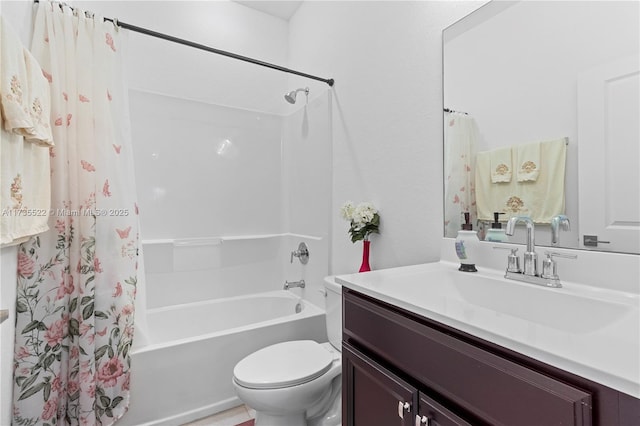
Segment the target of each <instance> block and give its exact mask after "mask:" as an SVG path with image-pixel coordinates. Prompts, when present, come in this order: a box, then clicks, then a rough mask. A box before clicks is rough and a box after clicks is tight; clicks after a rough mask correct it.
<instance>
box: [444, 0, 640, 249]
mask: <svg viewBox="0 0 640 426" xmlns="http://www.w3.org/2000/svg"><path fill="white" fill-rule="evenodd" d="M638 16H640V2H638V1H536V2H533V1H514V2H509V1H504V2H503V1H491V2H489V3H487V4H485V5H484V6H482V7H480V8H479V9H478V10H476V11H475V12H473V13H472V14H470V15H469V16H467V17H465V18H463V19H462V20H460V21H459V22H457V23H455V24H454V25H452V26H451V27H449V28H447V29H446V30H445V31H444V32H443V69H444V73H443V91H444V96H443V100H444V105H443V106H444V107H445V108H450V109H453V110H459V111H465V112H467V113H469V115H470V116H472V117H474V119H475V120H476V122H477V125H478V128H479V129H480V136H479V139H478V145H477V152H478V153H480V152H488V151H493V150H496V149H500V148H504V147H514V146H521V145H524V144H528V143H531V142H537V141H549V140H556V139H558V138H564V137H566V138H567V139H568V141H569V144H568V145H567V147H566V168H565V194H564V197H565V208H564V214H565V215H567V216H568V217H569V220H570V222H571V229H570V230H567V231H563V232H562V233H561V234H560V237H559V238H560V247H567V248H588V247H585V246H584V245H583V241H584V235H585V234H586V235H597V236H598V237H597V238H598V239H600V240H601V241H603V240H604V241H609V240H610V239H618V237H615V238H614V237H613V236H611V237H609V236H605V232H604V231H600V230H595V229H593V230H591V229H590V228H589V229H590V230H587V229H583V224H582V223H581V221H582V220H583V218H585V211H584V210H585V209H589V210H592V209H593V208H592V207H587V206H589V204H588V202H589V200H590V199H589V198H587V199H582V197H580V188H581V187H582V189H584V188H585V186H584V184H583V182H582V176H579V174H578V170H579V169H582V165H581V164H579V161H581V159H580V158H579V155H580V156H581V155H582V154H583V153H584V152H588V151H590V150H591V148H592V146H591V144H594V145H595V146H594V147H593V149H595V150H603V149H605V148H604V141H605V139H604V138H603V137H591V138H590V137H585V136H584V135H582V134H580V135H579V134H578V127H579V125H578V120H579V119H580V120H582V117H579V115H583V114H582V113H579V112H578V105H579V101H578V89H577V88H578V80H579V78H581V77H580V76H582V75H583V74H585V73H588V72H589V70H591V69H596V68H597V67H599V66H603V65H604V64H608V63H612V62H615V61H617V60H620V59H621V58H624V57H628V56H629V55H633V54H636V55H637V53H638V52H640V25H639V21H638ZM634 78H635V79H636V80H635V81H636V82H637V78H638V77H637V75H636V77H634ZM632 81H633V78H631V79H626V80H625V79H623V80H620V79H614V80H613V81H612V83H611V84H609V85H608V89H607V90H610V91H611V92H610V93H609V92H608V94H607V96H611V95H613V96H615V97H616V99H617V100H616V101H615V109H613V110H609V111H608V114H611V113H612V112H614V111H615V113H614V114H613V116H612V117H613V119H614V120H618V122H616V121H608V122H607V124H606V128H608V129H610V130H611V129H612V126H613V128H614V129H616V131H614V132H610V133H609V136H610V137H615V138H616V140H615V143H614V145H613V146H615V148H611V146H610V147H609V148H607V149H608V150H609V151H607V152H608V154H607V155H614V156H615V157H618V158H620V159H621V161H629V162H634V167H638V166H637V164H638V162H639V158H638V155H639V154H638V149H639V148H638V142H637V141H638V137H637V136H636V137H635V139H633V138H627V139H618V138H619V137H621V136H622V135H621V134H622V130H621V127H620V126H621V124H622V123H621V122H619V121H625V122H626V123H627V124H628V125H629V126H632V127H633V126H635V129H636V135H637V132H638V130H637V129H638V126H640V124H639V119H638V115H637V108H636V110H635V111H636V112H635V113H633V112H632V111H633V108H630V107H622V106H621V105H624V103H625V102H630V103H631V104H633V100H632V99H629V98H626V97H625V96H628V95H629V94H630V93H632V92H634V93H636V94H637V90H638V88H637V86H635V89H634V88H633V87H632V86H631V84H632ZM635 84H637V83H635ZM636 102H637V101H636ZM600 106H601V107H602V102H601V103H600ZM623 110H624V111H623ZM625 114H626V115H625ZM634 114H635V115H634ZM623 117H625V118H623ZM631 140H634V141H635V145H634V146H626V145H624V143H626V142H624V141H631ZM609 143H610V144H611V142H609ZM629 143H630V144H632V143H631V142H629ZM611 149H614V150H619V151H623V152H624V151H625V150H626V152H627V155H626V156H625V155H622V156H621V155H619V154H617V153H615V154H614V151H611ZM594 152H595V151H594ZM604 152H605V151H602V154H599V157H598V156H596V157H595V158H599V161H600V162H601V163H602V161H604V158H605V157H603V156H604ZM622 157H626V158H624V159H622ZM623 165H624V167H619V165H616V166H615V167H613V168H611V169H608V170H609V171H608V172H606V173H608V174H609V175H608V174H605V175H603V176H602V177H598V178H595V179H597V180H598V181H599V182H604V183H605V186H606V187H604V188H603V190H602V191H603V193H602V195H598V196H597V197H593V196H591V198H596V199H597V200H598V201H599V202H601V204H607V205H608V207H607V209H608V213H606V214H608V215H609V218H608V219H607V220H609V221H610V222H611V223H615V224H614V225H612V226H609V228H612V229H617V230H620V229H624V230H623V231H622V233H623V235H624V234H625V232H627V233H628V229H629V228H630V224H633V223H634V222H636V223H637V218H638V213H637V212H638V209H640V192H639V191H638V186H637V185H636V186H635V187H629V186H628V185H627V186H625V185H626V184H629V183H630V182H631V180H634V181H635V183H636V184H637V182H638V179H639V177H640V176H639V175H638V174H637V173H638V169H637V168H636V169H635V170H634V171H633V173H636V174H628V175H625V174H624V172H625V171H626V172H629V170H630V168H631V167H632V166H631V164H630V163H629V164H627V163H624V164H623ZM600 167H601V168H602V167H604V166H603V165H602V164H600ZM590 173H591V172H590ZM629 173H631V172H629ZM447 174H448V171H446V170H445V178H446V176H447ZM610 174H614V175H613V176H610ZM592 176H593V175H592ZM627 176H628V177H627ZM612 178H614V179H618V180H620V181H621V182H622V183H624V184H625V185H620V184H619V183H620V182H618V183H611V182H613V181H611V179H612ZM607 179H609V181H607ZM605 193H606V196H605V195H604V194H605ZM586 194H590V195H591V194H593V192H592V191H590V189H589V188H587V193H586ZM605 197H609V198H608V201H607V198H605ZM614 198H615V199H614ZM446 202H447V201H446V200H445V204H446ZM613 210H615V212H616V214H615V215H614V216H615V217H612V216H611V215H612V214H613V213H612V211H613ZM618 212H619V213H622V214H623V215H622V216H621V215H620V214H619V213H618ZM634 212H635V213H634ZM586 214H587V216H588V215H589V214H590V213H589V212H587V213H586ZM504 218H505V216H502V219H501V220H504ZM584 220H589V219H584ZM598 220H600V222H601V223H604V222H603V220H602V219H598ZM585 226H587V225H586V224H585ZM633 226H636V227H637V226H638V225H637V224H636V225H633ZM521 234H522V233H521ZM551 234H552V233H551V229H550V227H549V225H540V226H536V242H537V243H538V245H542V246H545V245H546V246H549V245H551ZM445 236H446V237H452V238H453V237H455V233H451V232H450V228H449V227H445ZM518 237H519V236H518V234H516V235H515V236H514V238H510V239H509V241H511V242H522V241H520V240H519V239H517V238H518ZM636 241H637V240H636ZM637 246H638V244H637V243H636V244H635V248H634V245H633V244H631V245H627V246H626V248H615V247H613V246H611V244H599V245H598V247H595V249H596V250H608V251H610V250H615V251H624V252H631V253H640V248H639V247H637Z"/></svg>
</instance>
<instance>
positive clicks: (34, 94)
mask: <svg viewBox="0 0 640 426" xmlns="http://www.w3.org/2000/svg"><path fill="white" fill-rule="evenodd" d="M24 61H25V64H26V68H27V87H28V90H29V96H28V100H29V115H30V117H31V127H30V128H28V129H26V128H25V129H20V130H19V131H18V133H20V134H22V135H23V136H24V137H25V140H27V141H29V142H33V143H36V144H38V145H45V146H53V135H52V134H51V126H50V124H49V120H50V117H51V92H50V88H49V81H48V80H47V79H46V78H45V76H44V74H43V73H42V68H40V64H38V61H36V59H35V58H34V57H33V55H31V53H29V52H28V51H27V50H26V49H24Z"/></svg>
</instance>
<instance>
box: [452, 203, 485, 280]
mask: <svg viewBox="0 0 640 426" xmlns="http://www.w3.org/2000/svg"><path fill="white" fill-rule="evenodd" d="M469 219H470V217H469V213H468V212H465V213H464V222H465V223H463V224H462V229H461V230H460V231H458V236H457V238H456V254H457V255H458V259H460V267H459V268H458V270H459V271H463V272H477V271H478V270H477V269H476V258H477V255H478V250H479V249H480V240H479V239H478V234H477V232H476V231H474V230H473V225H471V223H470V222H469Z"/></svg>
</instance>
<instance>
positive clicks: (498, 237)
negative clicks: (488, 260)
mask: <svg viewBox="0 0 640 426" xmlns="http://www.w3.org/2000/svg"><path fill="white" fill-rule="evenodd" d="M501 214H504V213H500V212H493V223H492V224H491V229H489V230H488V231H487V236H486V237H485V238H484V239H485V241H492V242H494V243H504V242H507V241H509V237H507V234H506V233H505V232H504V229H502V224H501V223H500V222H498V216H500V215H501Z"/></svg>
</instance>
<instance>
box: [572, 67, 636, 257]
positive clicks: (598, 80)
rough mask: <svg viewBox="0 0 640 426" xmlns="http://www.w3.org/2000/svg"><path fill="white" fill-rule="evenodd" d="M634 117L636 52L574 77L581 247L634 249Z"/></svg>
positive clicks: (622, 250)
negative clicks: (576, 81)
mask: <svg viewBox="0 0 640 426" xmlns="http://www.w3.org/2000/svg"><path fill="white" fill-rule="evenodd" d="M638 117H640V57H638V56H637V55H634V56H630V57H627V58H623V59H620V60H616V61H613V62H608V63H606V64H603V65H598V66H597V67H594V68H591V69H589V70H587V71H585V72H583V73H582V74H581V75H580V76H579V78H578V138H579V140H580V151H579V160H578V163H579V165H580V166H579V169H578V172H579V181H580V184H579V193H580V203H581V205H580V217H579V220H580V234H581V241H580V243H581V246H580V247H581V248H602V244H606V246H605V247H606V248H607V249H609V250H611V251H619V252H633V253H638V252H640V203H639V202H638V194H640V142H639V141H640V126H639V124H638ZM603 142H604V143H603ZM585 239H586V240H585Z"/></svg>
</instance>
